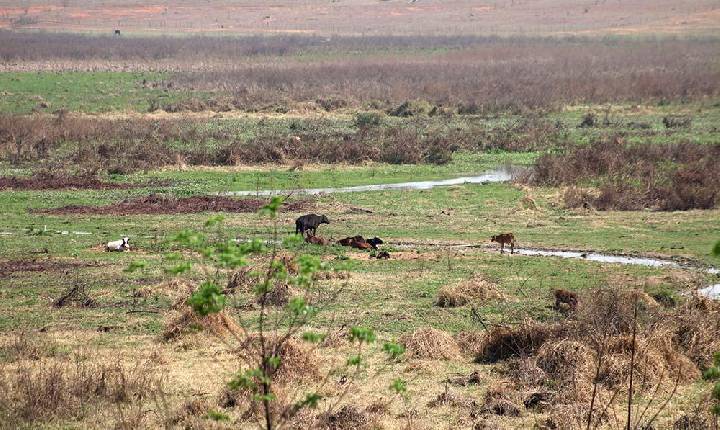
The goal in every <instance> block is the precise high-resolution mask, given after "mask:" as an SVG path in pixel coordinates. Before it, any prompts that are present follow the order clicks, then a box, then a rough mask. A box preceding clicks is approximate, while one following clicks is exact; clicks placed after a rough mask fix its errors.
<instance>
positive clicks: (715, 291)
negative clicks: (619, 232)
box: [515, 249, 720, 300]
mask: <svg viewBox="0 0 720 430" xmlns="http://www.w3.org/2000/svg"><path fill="white" fill-rule="evenodd" d="M515 252H516V253H518V254H520V255H530V256H532V255H539V256H544V257H560V258H577V259H582V260H588V261H597V262H600V263H617V264H632V265H639V266H649V267H680V268H685V269H694V270H702V271H704V272H706V273H710V274H714V275H716V274H720V269H717V268H715V267H711V268H709V269H701V268H699V267H693V266H690V265H687V264H684V265H683V264H680V263H677V262H675V261H670V260H661V259H658V258H648V257H628V256H622V255H606V254H598V253H595V252H587V253H585V252H575V251H544V250H539V249H516V250H515ZM697 293H698V294H699V295H701V296H704V297H707V298H710V299H715V300H720V284H715V285H710V286H709V287H705V288H700V289H698V290H697Z"/></svg>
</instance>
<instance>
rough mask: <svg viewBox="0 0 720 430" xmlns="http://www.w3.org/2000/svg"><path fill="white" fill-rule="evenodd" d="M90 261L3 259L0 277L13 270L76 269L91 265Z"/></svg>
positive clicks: (6, 275) (10, 273) (9, 273)
mask: <svg viewBox="0 0 720 430" xmlns="http://www.w3.org/2000/svg"><path fill="white" fill-rule="evenodd" d="M92 265H93V264H91V263H82V262H77V261H64V260H51V259H48V258H46V259H39V258H38V259H35V258H33V259H30V260H5V261H0V278H6V277H9V276H10V275H12V274H13V273H15V272H58V271H62V270H70V269H76V268H79V267H89V266H92Z"/></svg>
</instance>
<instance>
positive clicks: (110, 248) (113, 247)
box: [105, 237, 130, 252]
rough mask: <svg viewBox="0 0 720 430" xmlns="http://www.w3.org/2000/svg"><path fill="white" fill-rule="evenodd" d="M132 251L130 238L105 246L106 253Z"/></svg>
mask: <svg viewBox="0 0 720 430" xmlns="http://www.w3.org/2000/svg"><path fill="white" fill-rule="evenodd" d="M129 250H130V238H127V237H123V238H122V239H120V240H114V241H112V242H108V243H107V244H106V245H105V251H107V252H123V251H129Z"/></svg>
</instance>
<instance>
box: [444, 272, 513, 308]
mask: <svg viewBox="0 0 720 430" xmlns="http://www.w3.org/2000/svg"><path fill="white" fill-rule="evenodd" d="M504 299H505V296H504V295H503V294H502V292H500V290H499V289H498V287H497V285H495V284H494V283H492V282H490V281H488V280H486V279H485V278H484V277H483V276H480V275H476V276H473V277H472V278H471V279H468V280H466V281H464V282H461V283H460V284H458V285H454V286H444V287H442V288H441V289H440V291H438V298H437V305H438V306H440V307H442V308H451V307H458V306H463V305H466V304H468V303H483V302H487V301H489V300H504Z"/></svg>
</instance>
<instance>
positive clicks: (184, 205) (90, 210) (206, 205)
mask: <svg viewBox="0 0 720 430" xmlns="http://www.w3.org/2000/svg"><path fill="white" fill-rule="evenodd" d="M267 203H268V201H267V200H261V199H234V198H230V197H222V196H192V197H182V198H175V197H165V196H160V195H156V194H151V195H149V196H145V197H139V198H135V199H128V200H123V201H120V202H118V203H114V204H111V205H105V206H78V205H70V206H63V207H59V208H53V209H43V210H39V211H37V212H40V213H46V214H52V215H141V214H183V213H198V212H235V213H248V212H257V211H258V210H259V209H260V208H262V207H263V206H264V205H266V204H267ZM311 205H312V203H311V202H310V201H308V200H297V201H293V202H287V203H285V204H284V205H283V208H284V209H285V210H287V211H300V210H304V209H307V208H309V207H311Z"/></svg>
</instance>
